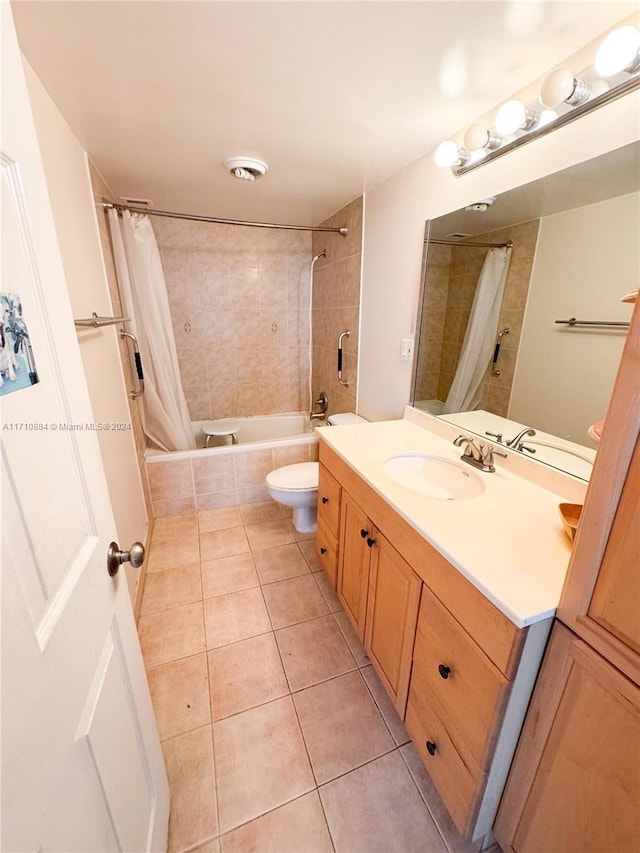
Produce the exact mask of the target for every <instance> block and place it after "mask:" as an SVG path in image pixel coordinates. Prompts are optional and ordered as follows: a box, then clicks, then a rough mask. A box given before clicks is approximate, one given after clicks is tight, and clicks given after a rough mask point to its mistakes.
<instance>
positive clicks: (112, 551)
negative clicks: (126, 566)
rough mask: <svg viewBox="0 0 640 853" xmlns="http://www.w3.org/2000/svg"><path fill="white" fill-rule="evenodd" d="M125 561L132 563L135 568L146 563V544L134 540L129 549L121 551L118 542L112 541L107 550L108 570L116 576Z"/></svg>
mask: <svg viewBox="0 0 640 853" xmlns="http://www.w3.org/2000/svg"><path fill="white" fill-rule="evenodd" d="M123 563H131V565H132V566H133V568H134V569H139V568H140V566H141V565H142V564H143V563H144V545H143V544H142V542H134V543H133V545H132V546H131V548H130V549H129V550H128V551H121V550H120V547H119V545H118V543H117V542H112V543H111V544H110V545H109V549H108V551H107V571H108V572H109V576H110V577H115V575H117V574H118V570H119V569H120V566H121V565H122V564H123Z"/></svg>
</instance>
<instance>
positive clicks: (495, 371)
mask: <svg viewBox="0 0 640 853" xmlns="http://www.w3.org/2000/svg"><path fill="white" fill-rule="evenodd" d="M510 331H511V329H509V328H508V327H507V328H505V329H502V330H501V331H500V332H498V337H497V338H496V346H495V349H494V350H493V360H492V362H491V364H492V365H493V369H492V371H491V373H492V375H493V376H500V373H501V371H500V370H498V356H499V355H500V344H501V343H502V338H503V336H504V335H508V334H509V332H510Z"/></svg>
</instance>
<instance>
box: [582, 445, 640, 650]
mask: <svg viewBox="0 0 640 853" xmlns="http://www.w3.org/2000/svg"><path fill="white" fill-rule="evenodd" d="M639 518H640V444H638V445H636V450H635V453H634V455H633V458H632V460H631V465H630V466H629V471H628V473H627V478H626V480H625V484H624V488H623V489H622V494H621V496H620V502H619V504H618V509H617V512H616V516H615V519H614V522H613V526H612V528H611V534H610V535H609V541H608V542H607V548H606V551H605V552H604V557H603V559H602V565H601V566H600V572H599V573H598V579H597V580H596V584H595V588H594V591H593V598H592V599H591V604H590V605H589V610H588V616H589V617H590V618H591V619H593V620H594V621H595V622H597V623H598V624H600V625H601V626H602V627H603V628H604V629H605V630H606V631H609V632H610V633H611V634H613V635H614V636H615V637H617V638H618V640H620V642H621V643H624V645H625V646H627V647H628V648H629V649H631V650H632V651H633V652H634V653H635V654H636V655H640V571H638V567H639V566H640V523H638V519H639Z"/></svg>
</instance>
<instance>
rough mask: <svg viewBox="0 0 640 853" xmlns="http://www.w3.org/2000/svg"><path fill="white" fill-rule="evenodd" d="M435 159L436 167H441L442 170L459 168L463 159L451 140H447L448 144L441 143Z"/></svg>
mask: <svg viewBox="0 0 640 853" xmlns="http://www.w3.org/2000/svg"><path fill="white" fill-rule="evenodd" d="M433 157H434V160H435V161H436V166H440V168H442V169H444V168H446V167H447V166H457V165H459V164H460V163H461V162H462V159H463V158H462V157H461V156H460V150H459V149H458V146H457V145H456V143H455V142H453V141H452V140H451V139H447V140H446V142H441V143H440V145H438V147H437V148H436V150H435V153H434V155H433Z"/></svg>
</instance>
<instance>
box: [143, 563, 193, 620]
mask: <svg viewBox="0 0 640 853" xmlns="http://www.w3.org/2000/svg"><path fill="white" fill-rule="evenodd" d="M201 599H202V583H201V580H200V566H199V564H198V563H194V565H192V566H182V567H181V568H179V569H165V570H164V571H162V572H149V573H148V574H147V576H146V577H145V581H144V595H143V598H142V606H141V608H140V613H141V614H143V615H144V614H146V613H155V612H156V611H158V610H166V608H167V607H178V606H179V605H181V604H191V603H192V602H194V601H200V600H201Z"/></svg>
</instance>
